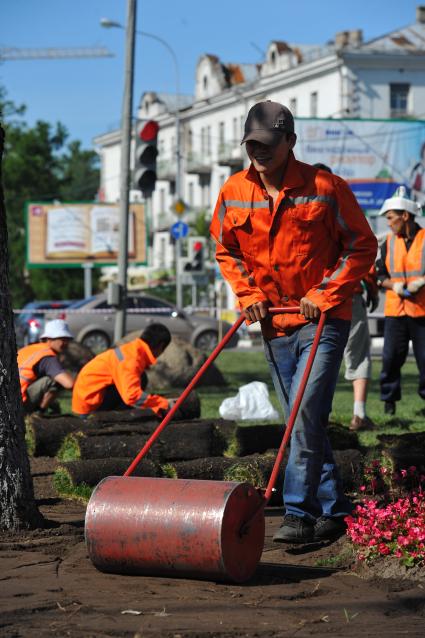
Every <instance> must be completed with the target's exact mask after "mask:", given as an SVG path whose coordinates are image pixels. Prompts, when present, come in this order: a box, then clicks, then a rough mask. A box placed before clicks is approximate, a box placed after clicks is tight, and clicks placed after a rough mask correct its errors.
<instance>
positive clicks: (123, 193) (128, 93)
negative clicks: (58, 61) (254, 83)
mask: <svg viewBox="0 0 425 638" xmlns="http://www.w3.org/2000/svg"><path fill="white" fill-rule="evenodd" d="M136 12H137V0H128V2H127V28H126V56H125V79H124V95H123V104H122V121H121V170H120V209H119V210H120V232H119V248H118V286H119V293H120V294H119V305H118V308H117V313H116V317H115V333H114V339H115V342H117V341H118V340H119V339H121V338H122V337H123V336H124V334H125V324H126V321H125V320H126V305H127V303H126V302H127V268H128V212H129V186H130V147H131V129H132V113H133V77H134V46H135V33H136Z"/></svg>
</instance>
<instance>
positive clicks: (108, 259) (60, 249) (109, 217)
mask: <svg viewBox="0 0 425 638" xmlns="http://www.w3.org/2000/svg"><path fill="white" fill-rule="evenodd" d="M119 222H120V220H119V204H107V203H100V202H99V203H98V202H95V203H87V202H85V203H78V202H70V203H67V202H61V203H58V204H52V203H47V202H29V203H27V204H26V255H27V266H28V268H52V267H56V266H61V267H66V266H67V267H70V266H81V265H82V264H84V263H88V262H90V263H93V264H94V265H98V266H106V265H113V264H116V262H117V258H118V248H119V228H120V223H119ZM128 259H129V262H131V263H134V264H146V262H147V258H146V223H145V211H144V205H143V204H130V205H129V223H128Z"/></svg>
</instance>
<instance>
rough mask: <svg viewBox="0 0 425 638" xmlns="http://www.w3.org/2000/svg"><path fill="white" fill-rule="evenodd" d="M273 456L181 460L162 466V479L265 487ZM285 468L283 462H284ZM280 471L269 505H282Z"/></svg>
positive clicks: (256, 455) (281, 471) (257, 455)
mask: <svg viewBox="0 0 425 638" xmlns="http://www.w3.org/2000/svg"><path fill="white" fill-rule="evenodd" d="M275 458H276V457H275V455H259V454H255V455H252V456H245V457H243V458H229V457H213V458H204V459H195V460H192V461H181V462H174V463H168V464H167V465H163V467H162V469H163V472H164V474H165V475H166V476H169V477H170V478H179V479H197V480H204V481H235V482H237V483H243V482H247V483H251V485H254V487H258V488H265V487H266V486H267V483H268V481H269V478H270V475H271V472H272V469H273V465H274V461H275ZM284 465H285V461H284ZM282 484H283V469H281V470H280V471H279V475H278V479H277V481H276V486H275V488H276V491H275V492H273V494H272V498H271V499H270V505H280V504H281V502H282Z"/></svg>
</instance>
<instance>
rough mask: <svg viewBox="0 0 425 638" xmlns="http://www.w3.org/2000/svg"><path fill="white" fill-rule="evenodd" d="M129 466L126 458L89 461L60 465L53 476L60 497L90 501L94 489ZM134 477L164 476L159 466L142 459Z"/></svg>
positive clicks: (119, 474) (122, 472)
mask: <svg viewBox="0 0 425 638" xmlns="http://www.w3.org/2000/svg"><path fill="white" fill-rule="evenodd" d="M128 466H129V461H128V459H126V458H109V459H87V460H79V461H69V462H64V463H60V464H59V465H58V467H57V468H56V470H55V473H54V475H53V485H54V487H55V489H56V491H57V493H58V494H59V495H60V496H67V497H68V496H70V497H73V498H79V499H81V500H83V501H88V499H89V498H90V495H91V492H92V490H93V488H94V487H95V486H96V485H97V484H98V483H99V482H100V481H101V480H102V479H104V478H105V477H107V476H121V475H122V474H124V472H125V471H126V469H127V468H128ZM132 475H133V476H149V477H157V476H162V471H161V468H160V466H159V465H158V464H156V463H153V462H152V461H150V460H148V459H142V460H141V461H140V463H139V465H138V466H137V468H136V469H135V471H134V472H133V474H132Z"/></svg>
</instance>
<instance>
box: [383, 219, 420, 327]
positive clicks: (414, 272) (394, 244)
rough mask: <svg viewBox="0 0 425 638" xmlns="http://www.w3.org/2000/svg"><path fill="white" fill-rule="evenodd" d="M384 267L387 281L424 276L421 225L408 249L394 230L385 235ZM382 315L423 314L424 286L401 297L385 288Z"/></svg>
mask: <svg viewBox="0 0 425 638" xmlns="http://www.w3.org/2000/svg"><path fill="white" fill-rule="evenodd" d="M385 266H386V268H387V271H388V274H389V275H390V277H391V281H394V282H396V281H401V282H403V283H405V284H408V283H409V281H413V280H414V279H417V278H418V277H424V276H425V229H424V228H421V229H420V230H418V232H417V233H416V235H415V238H414V240H413V242H412V245H411V246H410V248H409V250H407V248H406V244H405V242H404V239H403V237H397V235H394V233H390V234H389V235H387V254H386V257H385ZM384 314H385V316H387V317H404V316H406V315H407V316H409V317H424V316H425V287H424V288H421V289H420V290H419V291H418V292H417V293H416V294H415V295H413V296H412V297H406V298H403V299H402V298H401V297H400V296H399V295H397V293H395V292H394V290H386V292H385V307H384Z"/></svg>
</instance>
